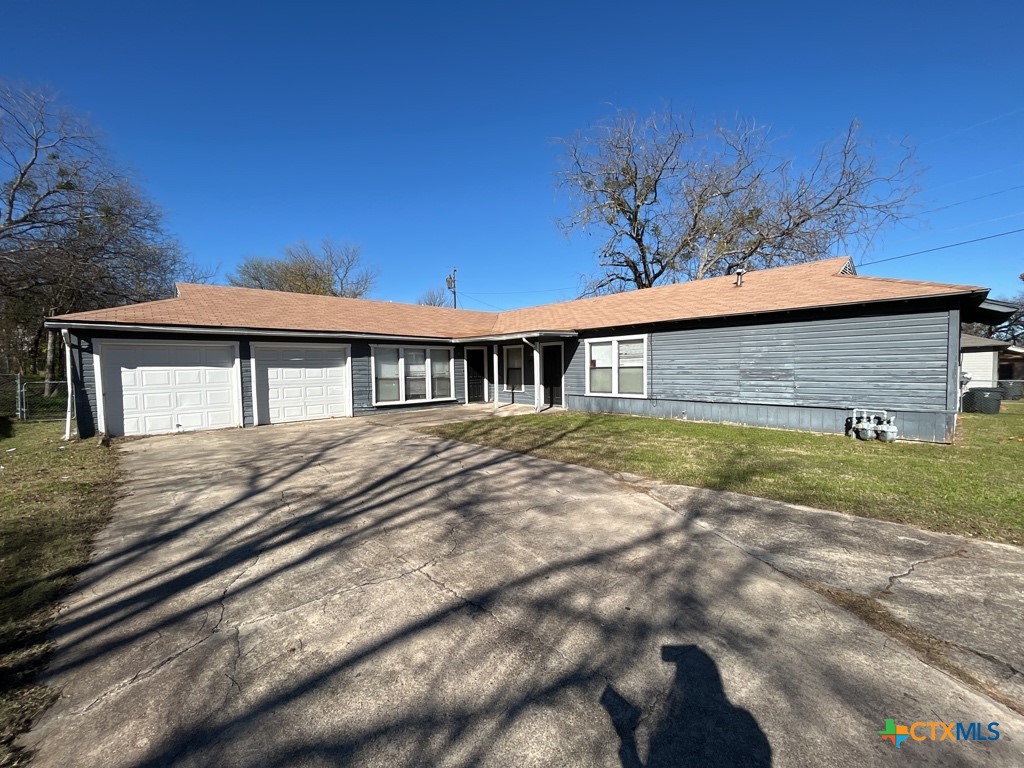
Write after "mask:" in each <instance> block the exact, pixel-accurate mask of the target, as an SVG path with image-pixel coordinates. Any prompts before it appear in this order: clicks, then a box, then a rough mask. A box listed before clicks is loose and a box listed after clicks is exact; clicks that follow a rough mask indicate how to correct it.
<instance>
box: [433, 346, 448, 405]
mask: <svg viewBox="0 0 1024 768" xmlns="http://www.w3.org/2000/svg"><path fill="white" fill-rule="evenodd" d="M430 370H431V391H432V393H431V394H432V396H433V397H451V396H452V372H451V371H452V369H451V357H450V353H449V351H448V350H447V349H432V350H430Z"/></svg>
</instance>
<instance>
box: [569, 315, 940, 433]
mask: <svg viewBox="0 0 1024 768" xmlns="http://www.w3.org/2000/svg"><path fill="white" fill-rule="evenodd" d="M952 314H955V313H950V312H945V311H943V312H930V313H918V314H907V315H887V316H880V317H847V318H822V319H820V320H805V321H794V322H785V323H771V324H767V323H766V324H756V325H755V324H750V325H733V326H726V327H717V328H716V327H702V328H692V329H686V330H674V331H662V332H659V331H657V330H656V329H652V332H651V333H650V335H649V341H648V348H647V356H648V361H647V362H648V397H647V399H629V398H614V397H603V396H601V397H594V396H591V397H585V396H584V392H585V375H586V367H585V366H586V362H585V359H584V358H585V354H584V345H583V341H582V339H581V340H580V341H579V342H578V343H577V344H576V345H575V346H573V345H566V355H567V356H569V366H568V370H567V373H566V391H567V395H568V398H567V405H568V407H569V408H570V409H573V410H581V411H589V412H607V413H626V414H633V415H648V416H661V417H666V418H679V419H689V420H695V421H717V422H732V423H738V424H751V425H756V426H766V427H780V428H785V429H804V430H810V431H817V432H840V433H841V432H845V430H846V420H847V418H848V417H849V416H850V410H851V409H853V408H876V409H882V410H886V411H888V412H889V413H890V414H894V415H896V417H897V426H898V427H899V429H900V435H901V437H907V438H910V439H916V440H928V441H937V442H946V441H948V440H949V439H951V437H952V434H953V430H954V428H955V414H954V413H951V411H952V410H955V408H953V409H951V408H950V407H949V405H948V400H949V394H948V393H949V375H950V374H949V372H950V370H955V366H956V361H955V359H954V360H952V361H951V360H950V348H951V346H950V334H951V333H958V332H959V331H958V319H957V322H954V319H953V318H952ZM951 329H952V330H951ZM609 335H611V334H609ZM601 336H602V335H601V334H592V335H588V337H589V338H600V337H601ZM954 358H955V355H954Z"/></svg>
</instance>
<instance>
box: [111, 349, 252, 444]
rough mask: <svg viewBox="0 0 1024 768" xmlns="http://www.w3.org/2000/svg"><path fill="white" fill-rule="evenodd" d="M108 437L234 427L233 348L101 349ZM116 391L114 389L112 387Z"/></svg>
mask: <svg viewBox="0 0 1024 768" xmlns="http://www.w3.org/2000/svg"><path fill="white" fill-rule="evenodd" d="M101 365H102V368H103V381H104V382H105V383H106V382H113V383H112V384H110V385H108V386H109V387H110V389H109V391H108V392H105V393H104V412H105V421H106V425H105V426H106V428H107V431H108V432H110V433H111V434H125V435H144V434H160V433H166V432H179V431H190V430H201V429H214V428H219V427H229V426H234V425H236V424H237V422H238V419H237V413H238V409H237V402H238V398H239V396H240V393H239V392H237V391H236V390H237V388H238V387H237V383H236V382H237V379H236V377H235V375H234V372H235V345H234V344H199V343H195V344H189V343H187V342H182V343H181V344H166V345H161V344H146V343H144V342H143V343H140V344H137V345H134V344H132V345H121V344H109V345H107V344H104V345H102V348H101ZM118 384H119V385H120V386H117V385H118Z"/></svg>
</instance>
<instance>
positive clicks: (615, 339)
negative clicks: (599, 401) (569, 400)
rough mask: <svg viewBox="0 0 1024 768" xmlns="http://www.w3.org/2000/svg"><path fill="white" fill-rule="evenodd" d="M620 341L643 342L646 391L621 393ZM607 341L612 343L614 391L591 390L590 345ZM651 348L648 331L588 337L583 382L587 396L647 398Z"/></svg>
mask: <svg viewBox="0 0 1024 768" xmlns="http://www.w3.org/2000/svg"><path fill="white" fill-rule="evenodd" d="M620 341H640V342H643V345H644V352H643V361H644V364H643V382H644V391H643V392H642V393H640V394H634V393H623V394H620V393H619V342H620ZM607 342H611V343H612V391H611V392H591V391H590V345H591V344H604V343H607ZM649 348H650V335H649V334H646V333H641V334H633V335H631V336H605V337H602V338H599V339H586V340H585V341H584V350H583V351H584V354H585V357H584V363H583V365H584V374H583V382H584V386H585V390H584V394H585V395H586V396H587V397H625V398H629V399H632V400H646V399H647V352H648V349H649Z"/></svg>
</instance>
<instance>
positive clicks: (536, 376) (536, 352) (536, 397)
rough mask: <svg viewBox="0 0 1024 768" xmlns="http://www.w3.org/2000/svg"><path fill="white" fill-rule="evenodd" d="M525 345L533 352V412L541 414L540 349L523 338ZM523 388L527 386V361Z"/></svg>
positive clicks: (524, 367)
mask: <svg viewBox="0 0 1024 768" xmlns="http://www.w3.org/2000/svg"><path fill="white" fill-rule="evenodd" d="M523 343H524V344H526V346H528V347H529V348H530V349H532V350H533V412H534V413H540V406H541V398H540V396H541V392H540V347H538V346H537V345H536V344H534V343H533V342H531V341H530V340H529V339H528V338H526V337H525V336H523ZM523 386H526V361H525V360H524V361H523Z"/></svg>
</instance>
